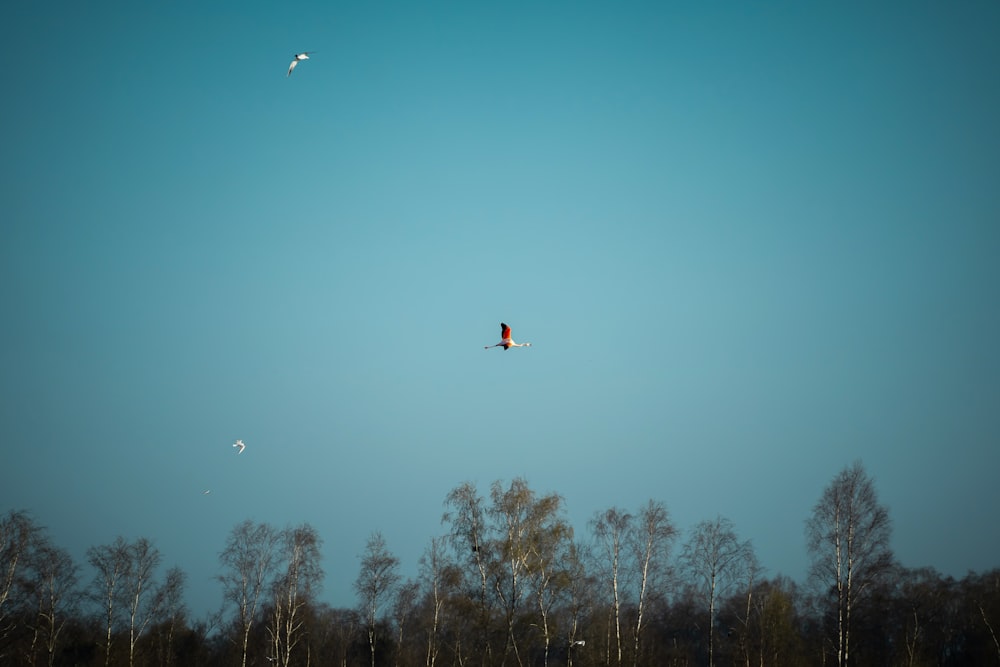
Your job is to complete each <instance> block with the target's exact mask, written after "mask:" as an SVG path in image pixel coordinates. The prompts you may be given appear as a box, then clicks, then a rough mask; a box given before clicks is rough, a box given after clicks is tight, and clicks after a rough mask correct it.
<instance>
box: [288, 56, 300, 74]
mask: <svg viewBox="0 0 1000 667" xmlns="http://www.w3.org/2000/svg"><path fill="white" fill-rule="evenodd" d="M298 64H299V61H298V59H295V60H293V61H292V64H291V65H289V66H288V74H286V75H285V77H286V78H287V77H290V76H291V75H292V70H293V69H295V66H296V65H298Z"/></svg>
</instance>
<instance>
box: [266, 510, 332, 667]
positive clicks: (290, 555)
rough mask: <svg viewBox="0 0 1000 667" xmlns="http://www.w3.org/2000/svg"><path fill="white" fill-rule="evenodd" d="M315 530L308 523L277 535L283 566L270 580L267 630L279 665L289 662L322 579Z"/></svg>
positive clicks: (318, 543) (318, 538)
mask: <svg viewBox="0 0 1000 667" xmlns="http://www.w3.org/2000/svg"><path fill="white" fill-rule="evenodd" d="M321 545H322V540H321V539H320V537H319V533H317V532H316V529H314V528H313V527H312V526H310V525H309V524H302V525H301V526H298V527H296V528H287V529H286V530H284V531H282V533H281V535H280V551H279V554H280V559H281V562H282V565H283V566H284V571H283V572H281V574H280V576H278V577H277V578H276V579H275V580H274V583H273V584H272V591H273V594H274V609H273V612H272V616H271V625H270V627H269V629H268V632H269V634H270V636H271V644H272V647H273V650H274V659H275V660H276V661H277V662H278V664H280V665H282V666H283V667H288V665H290V664H291V662H292V651H293V650H294V649H295V647H296V646H297V645H298V644H299V642H300V641H301V639H302V628H303V626H304V624H305V622H306V616H305V607H306V606H307V605H309V604H310V603H311V602H312V601H313V599H314V598H315V595H316V594H317V593H318V592H319V589H320V587H321V585H322V581H323V568H322V566H321V565H320V546H321Z"/></svg>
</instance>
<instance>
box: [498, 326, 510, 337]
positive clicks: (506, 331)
mask: <svg viewBox="0 0 1000 667" xmlns="http://www.w3.org/2000/svg"><path fill="white" fill-rule="evenodd" d="M500 337H501V338H503V339H504V340H506V339H507V338H510V327H509V326H507V325H506V324H504V323H503V322H501V323H500Z"/></svg>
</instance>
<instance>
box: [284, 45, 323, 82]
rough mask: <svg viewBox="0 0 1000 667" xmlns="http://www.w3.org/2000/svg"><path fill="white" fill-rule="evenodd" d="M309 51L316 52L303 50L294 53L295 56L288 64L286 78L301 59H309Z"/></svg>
mask: <svg viewBox="0 0 1000 667" xmlns="http://www.w3.org/2000/svg"><path fill="white" fill-rule="evenodd" d="M310 53H316V52H315V51H303V52H302V53H296V54H295V58H294V59H293V60H292V64H291V65H289V66H288V74H286V75H285V78H286V79H287V78H288V77H290V76H291V75H292V70H293V69H295V66H296V65H298V64H299V63H300V62H302V61H303V60H309V54H310Z"/></svg>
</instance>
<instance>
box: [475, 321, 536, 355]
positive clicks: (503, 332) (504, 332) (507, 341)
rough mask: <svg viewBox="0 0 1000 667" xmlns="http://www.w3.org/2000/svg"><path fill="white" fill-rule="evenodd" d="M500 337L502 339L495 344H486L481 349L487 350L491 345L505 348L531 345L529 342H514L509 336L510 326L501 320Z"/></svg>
mask: <svg viewBox="0 0 1000 667" xmlns="http://www.w3.org/2000/svg"><path fill="white" fill-rule="evenodd" d="M500 338H502V339H503V340H501V341H500V342H499V343H497V344H496V345H486V346H485V347H483V349H484V350H488V349H490V348H491V347H502V348H503V349H505V350H506V349H507V348H510V347H531V343H515V342H514V339H513V338H511V337H510V327H509V326H507V325H506V324H504V323H503V322H501V323H500Z"/></svg>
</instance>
